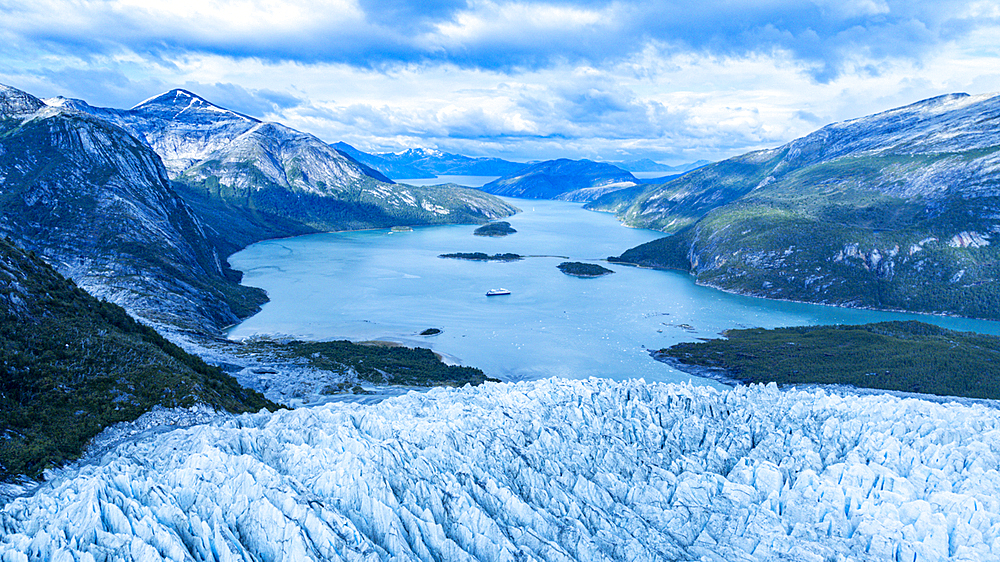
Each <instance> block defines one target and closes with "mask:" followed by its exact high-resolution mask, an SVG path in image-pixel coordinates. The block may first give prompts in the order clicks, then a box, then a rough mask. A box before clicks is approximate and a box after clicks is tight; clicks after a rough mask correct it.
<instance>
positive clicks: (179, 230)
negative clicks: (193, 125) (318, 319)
mask: <svg viewBox="0 0 1000 562" xmlns="http://www.w3.org/2000/svg"><path fill="white" fill-rule="evenodd" d="M0 108H2V110H3V113H2V114H0V212H2V215H0V233H3V234H4V235H6V236H10V237H11V238H13V239H14V240H15V241H16V242H17V243H18V244H19V245H21V246H22V247H24V248H27V249H30V250H32V251H35V252H36V253H38V254H39V255H41V256H43V257H44V258H45V259H46V261H48V262H49V263H50V264H52V265H53V266H54V267H55V268H56V269H57V270H59V271H60V272H61V273H63V274H64V275H67V276H69V277H72V278H73V279H74V280H75V281H76V282H77V284H79V285H80V286H81V287H83V288H85V289H87V290H88V291H90V292H91V293H92V294H94V295H97V296H99V297H101V298H105V299H107V300H109V301H111V302H114V303H116V304H119V305H122V306H124V307H125V308H127V309H128V310H129V311H130V312H132V313H133V314H136V315H138V316H141V317H143V318H145V319H147V320H150V321H153V322H157V323H167V324H172V325H175V326H179V327H182V328H185V329H192V330H199V331H209V332H211V331H215V330H217V329H218V328H219V327H221V326H225V325H228V324H231V323H233V322H235V321H237V320H238V318H240V317H245V316H247V315H249V314H250V313H252V312H254V311H256V310H257V307H258V306H259V304H260V303H262V302H263V301H264V300H266V297H265V296H264V294H263V292H262V291H260V290H257V289H252V288H247V287H241V286H239V285H238V284H236V283H234V282H233V281H232V280H230V279H227V278H226V276H225V273H224V271H223V265H222V262H221V261H220V259H219V256H218V254H217V253H216V252H215V250H214V248H213V246H212V244H210V243H209V241H208V239H207V238H206V236H205V232H204V230H203V228H202V225H201V223H200V222H199V221H198V219H196V218H195V216H194V215H193V213H192V210H191V208H190V207H189V206H188V205H187V204H185V203H184V201H183V200H182V199H181V198H180V197H178V195H177V194H176V193H175V192H174V191H173V190H172V189H171V188H170V183H169V180H168V178H167V172H166V170H165V169H164V167H163V165H162V163H161V162H160V159H159V157H158V156H157V155H156V154H155V153H154V152H153V151H152V150H150V149H149V148H148V147H147V146H146V145H144V144H143V143H141V142H140V141H138V140H136V139H135V138H134V137H132V136H131V135H129V134H128V133H127V132H126V131H124V130H123V129H121V128H119V127H116V126H115V125H112V124H111V123H109V122H107V121H105V120H102V119H99V118H96V117H94V116H91V115H88V114H86V113H81V112H78V111H74V110H70V109H63V108H57V107H50V106H46V105H45V104H44V103H42V102H41V101H40V100H37V99H35V98H33V97H31V96H30V95H28V94H26V93H24V92H21V91H18V90H15V89H13V88H8V87H3V86H0Z"/></svg>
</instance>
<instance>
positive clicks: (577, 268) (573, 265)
mask: <svg viewBox="0 0 1000 562" xmlns="http://www.w3.org/2000/svg"><path fill="white" fill-rule="evenodd" d="M557 267H558V268H559V271H562V272H563V273H565V274H566V275H572V276H573V277H588V278H589V277H601V276H602V275H609V274H611V273H614V271H612V270H610V269H608V268H606V267H601V266H599V265H597V264H596V263H581V262H578V261H564V262H562V263H561V264H559V265H558V266H557Z"/></svg>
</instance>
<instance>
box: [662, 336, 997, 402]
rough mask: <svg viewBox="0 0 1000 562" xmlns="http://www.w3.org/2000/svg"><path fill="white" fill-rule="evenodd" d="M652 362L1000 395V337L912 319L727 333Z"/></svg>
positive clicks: (740, 378)
mask: <svg viewBox="0 0 1000 562" xmlns="http://www.w3.org/2000/svg"><path fill="white" fill-rule="evenodd" d="M723 335H725V336H726V338H727V339H715V340H709V341H705V342H698V343H693V342H686V343H679V344H677V345H674V346H672V347H670V348H667V349H661V350H659V351H655V352H653V357H655V358H656V359H658V360H661V361H664V362H666V363H669V364H671V365H673V366H675V367H676V368H678V369H681V370H684V371H687V372H691V373H693V374H697V375H700V376H714V377H715V378H719V379H722V380H728V381H735V382H741V383H747V384H749V383H768V382H775V383H778V384H790V385H791V384H847V385H852V386H856V387H860V388H873V389H880V390H898V391H904V392H918V393H924V394H937V395H944V396H964V397H968V398H988V399H994V400H995V399H998V398H1000V338H998V337H996V336H988V335H983V334H976V333H972V332H956V331H953V330H948V329H945V328H941V327H939V326H934V325H931V324H925V323H923V322H917V321H904V322H898V321H897V322H878V323H875V324H863V325H853V326H845V325H840V326H804V327H794V328H776V329H771V330H767V329H764V328H751V329H746V330H727V331H725V332H724V333H723Z"/></svg>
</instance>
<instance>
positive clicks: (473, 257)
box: [438, 252, 524, 261]
mask: <svg viewBox="0 0 1000 562" xmlns="http://www.w3.org/2000/svg"><path fill="white" fill-rule="evenodd" d="M438 257H439V258H448V259H453V260H470V261H518V260H523V259H524V256H522V255H520V254H493V255H492V256H491V255H489V254H485V253H483V252H458V253H454V254H441V255H440V256H438Z"/></svg>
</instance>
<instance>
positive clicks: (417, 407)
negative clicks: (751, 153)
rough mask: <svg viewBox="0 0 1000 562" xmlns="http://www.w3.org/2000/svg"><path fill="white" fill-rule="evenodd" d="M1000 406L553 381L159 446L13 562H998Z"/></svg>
mask: <svg viewBox="0 0 1000 562" xmlns="http://www.w3.org/2000/svg"><path fill="white" fill-rule="evenodd" d="M998 465H1000V411H998V410H996V409H993V408H991V407H989V406H987V405H983V404H957V403H949V404H943V403H932V402H928V401H923V400H918V399H914V398H900V397H895V396H888V395H870V396H858V395H843V396H842V395H839V394H836V393H831V392H827V391H824V390H822V389H809V390H795V389H792V390H780V389H778V388H777V387H775V386H773V385H770V386H759V385H758V386H752V387H737V388H735V389H733V390H728V391H718V390H714V389H711V388H706V387H695V386H690V385H659V384H652V385H649V384H645V383H643V382H642V381H627V382H613V381H607V380H599V379H590V380H583V381H581V380H564V379H548V380H541V381H533V382H524V383H517V384H485V385H483V386H481V387H478V388H470V387H466V388H463V389H434V390H431V391H429V392H426V393H417V392H411V393H409V394H407V395H404V396H400V397H396V398H393V399H389V400H385V401H383V402H381V403H378V404H374V405H359V404H344V403H338V404H326V405H322V406H315V407H311V408H300V409H296V410H282V411H279V412H276V413H273V414H268V413H259V414H253V415H243V416H236V417H221V416H220V417H218V418H216V419H215V420H213V421H212V422H211V423H207V424H200V425H194V426H191V427H183V428H178V429H175V430H172V431H167V432H159V433H151V434H142V435H140V436H139V437H137V438H135V439H132V440H127V441H124V442H122V443H120V444H119V445H117V446H116V447H112V448H108V449H106V450H105V451H104V452H103V456H99V457H96V458H94V457H92V458H91V459H90V460H89V462H81V463H79V464H77V465H75V466H72V467H69V468H67V469H63V470H60V471H57V472H55V473H54V474H53V475H52V477H51V478H50V480H49V481H48V482H46V483H45V484H44V485H42V486H41V487H39V488H38V489H37V490H35V491H34V492H33V493H32V494H30V495H28V496H25V497H20V498H16V499H13V500H11V501H10V502H8V503H7V504H6V505H5V506H4V507H3V508H2V510H0V517H2V524H3V534H2V537H0V560H3V561H8V560H10V561H13V560H33V559H39V558H40V559H51V560H78V561H82V560H86V561H90V560H95V561H99V560H262V561H270V560H275V561H277V560H312V559H316V560H356V561H375V560H422V561H431V560H511V561H513V560H546V561H560V560H594V561H597V560H630V561H631V560H637V561H646V560H648V561H653V560H706V561H751V560H801V561H816V562H824V561H828V560H905V561H907V562H910V561H914V560H915V561H927V560H1000V473H998V469H1000V466H998Z"/></svg>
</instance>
